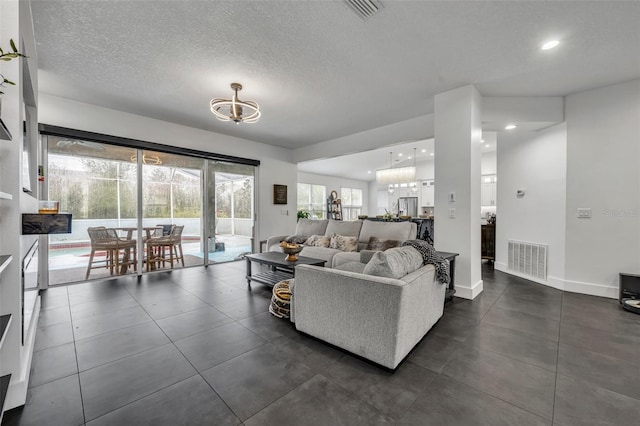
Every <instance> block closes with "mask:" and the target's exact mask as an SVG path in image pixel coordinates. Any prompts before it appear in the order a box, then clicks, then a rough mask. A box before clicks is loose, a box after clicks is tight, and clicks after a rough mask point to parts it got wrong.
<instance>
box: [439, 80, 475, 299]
mask: <svg viewBox="0 0 640 426" xmlns="http://www.w3.org/2000/svg"><path fill="white" fill-rule="evenodd" d="M481 104H482V96H481V95H480V93H479V92H478V90H477V89H476V88H475V87H474V86H472V85H469V86H464V87H460V88H457V89H454V90H450V91H448V92H445V93H441V94H438V95H436V96H435V114H434V130H435V132H434V134H435V223H434V234H435V236H434V243H435V248H436V249H437V250H439V251H447V252H454V253H459V254H460V255H459V256H458V257H457V258H456V273H455V286H456V296H458V297H463V298H465V299H473V298H475V297H476V296H477V295H478V294H480V293H481V292H482V276H481V271H480V266H481V265H480V262H481V259H480V160H481V153H480V146H481V142H480V139H481V137H482V121H481V107H482V105H481Z"/></svg>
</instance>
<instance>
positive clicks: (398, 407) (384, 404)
mask: <svg viewBox="0 0 640 426" xmlns="http://www.w3.org/2000/svg"><path fill="white" fill-rule="evenodd" d="M436 376H438V375H437V374H436V373H434V372H432V371H429V370H427V369H425V368H422V367H420V366H418V365H416V364H413V363H412V362H404V363H403V364H402V365H401V366H400V368H398V369H397V370H396V371H395V372H394V373H393V374H389V375H384V376H381V377H380V378H379V379H378V380H376V382H375V383H372V384H370V385H367V386H364V387H361V388H360V389H359V390H358V391H357V392H356V394H357V395H359V396H360V397H361V398H362V399H363V400H364V401H365V402H366V403H368V404H371V405H373V406H374V407H376V408H377V409H378V410H380V412H381V413H383V414H384V415H387V416H389V417H390V418H392V419H394V420H396V421H397V420H398V419H400V418H401V417H402V416H403V415H404V414H405V413H406V412H407V409H408V408H409V407H410V406H411V405H412V404H413V403H414V401H415V400H416V399H417V398H418V395H420V393H421V392H422V391H424V390H425V389H427V388H429V387H431V386H432V383H433V380H434V379H435V378H436Z"/></svg>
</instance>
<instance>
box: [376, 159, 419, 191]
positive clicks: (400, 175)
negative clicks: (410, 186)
mask: <svg viewBox="0 0 640 426" xmlns="http://www.w3.org/2000/svg"><path fill="white" fill-rule="evenodd" d="M392 156H393V152H390V153H389V168H388V169H382V170H376V182H378V183H380V184H385V185H386V184H392V183H406V182H413V181H414V180H415V179H416V167H415V166H409V167H396V168H395V169H394V168H393V166H392V161H393V160H392ZM414 162H415V160H414Z"/></svg>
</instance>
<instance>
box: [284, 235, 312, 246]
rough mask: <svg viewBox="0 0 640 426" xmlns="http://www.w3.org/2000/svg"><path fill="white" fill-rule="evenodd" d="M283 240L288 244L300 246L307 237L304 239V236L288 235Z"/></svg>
mask: <svg viewBox="0 0 640 426" xmlns="http://www.w3.org/2000/svg"><path fill="white" fill-rule="evenodd" d="M284 240H285V241H286V242H288V243H293V244H302V243H304V242H305V241H306V240H307V237H305V236H304V235H289V236H288V237H287V238H285V239H284Z"/></svg>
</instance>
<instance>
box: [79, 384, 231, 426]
mask: <svg viewBox="0 0 640 426" xmlns="http://www.w3.org/2000/svg"><path fill="white" fill-rule="evenodd" d="M238 424H240V420H239V419H238V418H237V417H236V416H235V415H234V414H233V413H232V412H231V410H229V408H228V407H227V406H226V405H225V403H224V402H222V400H221V399H220V398H219V397H218V395H216V393H215V392H214V391H213V390H211V388H210V387H209V385H207V383H206V382H205V381H204V379H203V378H202V377H200V376H193V377H191V378H189V379H186V380H183V381H182V382H179V383H176V384H175V385H172V386H169V387H167V388H165V389H162V390H161V391H158V392H156V393H154V394H151V395H149V396H147V397H145V398H142V399H139V400H137V401H135V402H133V403H131V404H129V405H125V406H124V407H122V408H119V409H117V410H114V411H112V412H110V413H108V414H106V415H104V416H102V417H98V418H97V419H95V420H93V421H90V422H89V423H87V425H88V426H107V425H154V426H161V425H166V426H174V425H216V426H235V425H238Z"/></svg>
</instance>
